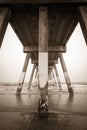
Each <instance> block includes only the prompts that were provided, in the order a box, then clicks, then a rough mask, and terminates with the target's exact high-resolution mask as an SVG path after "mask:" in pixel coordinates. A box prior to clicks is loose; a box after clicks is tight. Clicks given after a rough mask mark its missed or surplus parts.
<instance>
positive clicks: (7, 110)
mask: <svg viewBox="0 0 87 130" xmlns="http://www.w3.org/2000/svg"><path fill="white" fill-rule="evenodd" d="M12 91H13V89H12ZM39 96H40V93H39V91H37V90H32V91H30V92H27V93H22V94H21V95H20V96H16V94H15V93H12V94H11V92H10V93H6V92H5V93H3V94H0V130H10V129H12V130H34V129H35V130H41V129H42V130H78V129H79V130H87V94H86V92H85V93H81V92H80V93H75V92H74V95H70V94H69V93H68V92H66V91H62V92H61V91H58V90H54V91H53V90H49V92H48V99H49V103H48V104H49V114H48V116H47V117H46V118H40V117H39V115H38V112H37V106H38V99H39ZM8 119H9V120H8Z"/></svg>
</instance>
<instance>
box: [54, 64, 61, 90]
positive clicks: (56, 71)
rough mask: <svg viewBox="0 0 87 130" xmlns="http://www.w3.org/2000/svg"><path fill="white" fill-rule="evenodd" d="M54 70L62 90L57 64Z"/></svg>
mask: <svg viewBox="0 0 87 130" xmlns="http://www.w3.org/2000/svg"><path fill="white" fill-rule="evenodd" d="M54 70H55V74H56V78H57V83H58V86H59V89H60V90H61V89H62V87H61V83H60V78H59V74H58V70H57V67H56V65H54Z"/></svg>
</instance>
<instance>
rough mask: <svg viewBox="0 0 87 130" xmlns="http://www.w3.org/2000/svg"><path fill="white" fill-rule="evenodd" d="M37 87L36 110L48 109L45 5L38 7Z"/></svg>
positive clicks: (46, 20)
mask: <svg viewBox="0 0 87 130" xmlns="http://www.w3.org/2000/svg"><path fill="white" fill-rule="evenodd" d="M38 52H39V54H38V57H39V61H38V62H39V63H38V67H39V68H38V69H39V88H40V90H41V97H40V101H39V108H38V111H40V112H41V111H43V110H48V106H47V91H48V10H47V8H46V7H40V8H39V51H38Z"/></svg>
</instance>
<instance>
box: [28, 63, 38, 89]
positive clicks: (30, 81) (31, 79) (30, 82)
mask: <svg viewBox="0 0 87 130" xmlns="http://www.w3.org/2000/svg"><path fill="white" fill-rule="evenodd" d="M35 68H36V65H35V64H34V65H33V69H32V72H31V76H30V80H29V84H28V90H30V88H31V84H32V81H33V76H34V71H35Z"/></svg>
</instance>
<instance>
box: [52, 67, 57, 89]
mask: <svg viewBox="0 0 87 130" xmlns="http://www.w3.org/2000/svg"><path fill="white" fill-rule="evenodd" d="M52 77H53V79H54V84H53V86H54V87H55V86H56V77H55V75H54V71H53V69H52Z"/></svg>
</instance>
